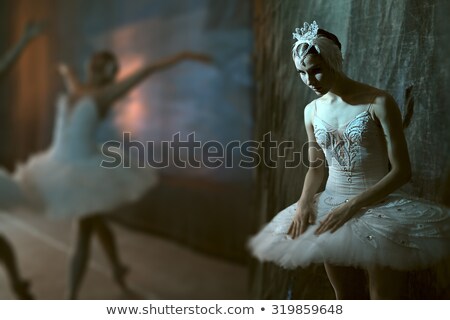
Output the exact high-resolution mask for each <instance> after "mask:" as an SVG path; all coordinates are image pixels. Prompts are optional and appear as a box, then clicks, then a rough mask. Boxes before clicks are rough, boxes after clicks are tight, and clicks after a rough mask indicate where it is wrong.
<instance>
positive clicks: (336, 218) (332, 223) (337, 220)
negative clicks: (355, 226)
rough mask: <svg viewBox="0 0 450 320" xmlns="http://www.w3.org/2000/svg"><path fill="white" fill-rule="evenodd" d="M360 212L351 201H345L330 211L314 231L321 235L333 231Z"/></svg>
mask: <svg viewBox="0 0 450 320" xmlns="http://www.w3.org/2000/svg"><path fill="white" fill-rule="evenodd" d="M357 212H358V210H356V209H355V208H354V207H352V205H351V204H350V203H349V202H346V203H343V204H341V205H340V206H338V207H336V208H334V209H333V210H331V211H330V213H328V215H327V216H326V217H325V219H324V220H322V221H321V222H320V226H319V227H318V228H317V230H316V231H315V232H314V233H315V234H316V235H320V234H322V233H325V232H327V231H330V232H331V233H333V232H335V231H336V230H337V229H339V228H340V227H341V226H342V225H343V224H344V223H346V222H347V221H348V220H350V219H351V218H353V217H354V216H355V214H356V213H357Z"/></svg>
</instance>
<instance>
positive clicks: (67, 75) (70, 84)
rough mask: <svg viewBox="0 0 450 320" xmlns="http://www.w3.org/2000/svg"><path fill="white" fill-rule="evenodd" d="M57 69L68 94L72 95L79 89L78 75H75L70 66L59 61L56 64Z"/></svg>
mask: <svg viewBox="0 0 450 320" xmlns="http://www.w3.org/2000/svg"><path fill="white" fill-rule="evenodd" d="M58 71H59V74H60V75H61V77H62V78H63V80H64V85H65V86H66V89H67V92H68V93H69V94H71V95H74V94H76V93H77V92H79V91H80V87H81V84H80V81H79V80H78V77H77V76H76V75H75V72H74V71H73V69H72V68H71V67H69V66H68V65H66V64H64V63H61V64H59V66H58Z"/></svg>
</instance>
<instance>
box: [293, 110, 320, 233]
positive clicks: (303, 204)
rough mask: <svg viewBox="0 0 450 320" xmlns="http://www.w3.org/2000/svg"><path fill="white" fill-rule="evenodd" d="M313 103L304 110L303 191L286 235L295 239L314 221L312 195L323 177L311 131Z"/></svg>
mask: <svg viewBox="0 0 450 320" xmlns="http://www.w3.org/2000/svg"><path fill="white" fill-rule="evenodd" d="M314 107H315V103H314V102H312V103H310V104H308V105H307V106H306V108H305V112H304V118H305V128H306V133H307V135H308V160H309V168H308V172H307V173H306V176H305V181H304V183H303V190H302V195H301V196H300V199H299V200H298V202H297V212H296V214H295V217H294V219H293V221H292V224H291V227H290V228H289V231H288V234H289V235H290V236H291V237H292V238H296V237H298V236H299V235H301V234H302V233H304V232H305V231H306V229H307V228H308V226H309V225H310V224H314V223H315V221H316V214H315V212H314V210H313V199H314V195H315V194H316V193H317V191H319V188H320V186H321V184H322V181H323V178H324V175H325V155H324V153H323V151H322V149H321V148H320V146H319V145H318V143H317V142H316V137H315V136H314V129H313V124H312V121H313V113H314Z"/></svg>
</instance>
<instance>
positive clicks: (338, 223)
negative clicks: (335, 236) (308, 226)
mask: <svg viewBox="0 0 450 320" xmlns="http://www.w3.org/2000/svg"><path fill="white" fill-rule="evenodd" d="M344 223H345V221H338V222H337V223H336V224H335V225H334V226H333V227H332V228H331V229H330V232H331V233H334V232H335V231H336V230H338V229H339V228H340V227H342V226H343V225H344Z"/></svg>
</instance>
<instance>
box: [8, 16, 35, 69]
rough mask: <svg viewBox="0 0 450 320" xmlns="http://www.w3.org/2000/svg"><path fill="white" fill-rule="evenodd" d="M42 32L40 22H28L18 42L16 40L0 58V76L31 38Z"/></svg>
mask: <svg viewBox="0 0 450 320" xmlns="http://www.w3.org/2000/svg"><path fill="white" fill-rule="evenodd" d="M41 32H42V24H39V23H28V24H27V27H26V29H25V31H24V32H23V34H22V36H21V38H20V40H19V42H17V43H16V44H15V45H14V46H13V47H12V48H11V49H10V50H9V51H8V52H6V54H5V55H4V56H3V57H1V58H0V76H3V75H4V74H6V73H7V71H8V70H9V69H10V68H11V66H12V65H13V64H14V62H15V61H16V60H17V58H19V56H20V54H21V53H22V52H23V50H24V49H25V48H26V47H27V45H28V44H29V43H30V41H31V40H33V39H34V38H35V37H36V36H37V35H39V34H40V33H41Z"/></svg>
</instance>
